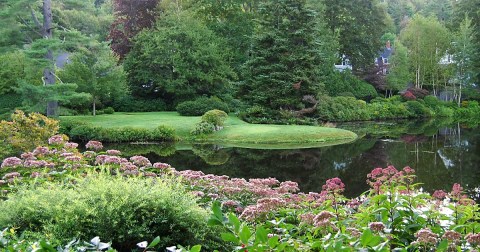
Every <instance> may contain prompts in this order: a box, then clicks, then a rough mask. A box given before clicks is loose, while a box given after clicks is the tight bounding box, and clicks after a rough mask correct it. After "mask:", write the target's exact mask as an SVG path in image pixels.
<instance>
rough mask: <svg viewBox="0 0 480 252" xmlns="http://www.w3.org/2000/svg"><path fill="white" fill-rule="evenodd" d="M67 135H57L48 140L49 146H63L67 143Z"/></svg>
mask: <svg viewBox="0 0 480 252" xmlns="http://www.w3.org/2000/svg"><path fill="white" fill-rule="evenodd" d="M65 138H66V136H65V135H55V136H52V137H50V138H49V139H48V144H50V145H62V144H64V143H65Z"/></svg>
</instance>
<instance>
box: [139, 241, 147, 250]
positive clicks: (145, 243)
mask: <svg viewBox="0 0 480 252" xmlns="http://www.w3.org/2000/svg"><path fill="white" fill-rule="evenodd" d="M137 246H138V247H139V248H142V249H144V248H146V247H147V246H148V242H147V241H143V242H139V243H137Z"/></svg>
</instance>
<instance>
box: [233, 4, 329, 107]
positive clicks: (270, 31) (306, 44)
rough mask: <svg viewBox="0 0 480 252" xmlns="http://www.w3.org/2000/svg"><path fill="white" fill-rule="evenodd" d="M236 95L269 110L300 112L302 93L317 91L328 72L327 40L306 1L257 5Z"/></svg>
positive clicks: (325, 33) (311, 93)
mask: <svg viewBox="0 0 480 252" xmlns="http://www.w3.org/2000/svg"><path fill="white" fill-rule="evenodd" d="M258 14H259V17H258V20H257V27H256V31H255V34H254V36H253V42H252V49H251V50H250V55H251V56H250V59H249V60H248V61H247V62H246V64H245V66H244V70H245V74H244V76H245V80H244V83H243V85H242V87H241V95H243V97H244V98H245V99H246V100H248V101H250V102H251V103H252V104H257V105H261V106H265V107H268V108H271V109H275V110H278V109H302V108H304V107H305V104H303V102H302V99H303V97H304V96H305V95H316V94H317V93H318V92H319V91H321V90H322V84H321V79H320V76H321V75H322V70H326V71H327V69H332V68H333V64H334V62H331V55H332V54H333V53H332V52H331V51H328V50H326V48H328V44H329V43H330V42H331V41H332V39H331V37H329V36H328V32H325V29H324V27H323V26H322V24H321V22H320V19H319V17H318V15H317V13H316V12H315V11H313V10H312V9H309V8H307V7H306V1H305V0H275V1H268V2H265V3H263V4H261V5H260V7H259V13H258Z"/></svg>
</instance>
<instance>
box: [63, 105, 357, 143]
mask: <svg viewBox="0 0 480 252" xmlns="http://www.w3.org/2000/svg"><path fill="white" fill-rule="evenodd" d="M61 119H62V120H74V121H79V122H83V123H87V124H89V125H92V126H94V127H102V128H122V127H132V128H143V129H154V128H156V127H158V126H160V125H166V126H170V127H173V128H175V131H176V134H177V135H178V137H179V138H180V139H182V140H186V141H194V142H212V143H223V144H226V145H231V146H243V147H248V145H250V144H259V145H266V146H268V145H275V144H282V145H286V146H289V145H295V144H298V143H308V144H309V145H310V146H316V145H317V144H320V145H323V144H326V143H330V144H331V143H336V142H338V143H344V142H346V141H349V140H354V139H355V138H356V137H357V135H356V134H355V133H353V132H350V131H347V130H342V129H335V128H324V127H316V126H300V125H264V124H249V123H246V122H244V121H242V120H240V119H238V118H237V117H235V116H229V118H228V119H227V121H226V123H225V127H224V129H223V130H221V131H218V132H215V133H213V134H210V135H207V136H201V137H193V136H192V135H190V131H191V130H192V129H193V128H194V125H195V124H196V123H198V122H199V121H200V117H195V116H191V117H190V116H189V117H186V116H180V115H179V114H178V113H176V112H149V113H115V114H112V115H99V116H95V117H93V116H66V117H62V118H61Z"/></svg>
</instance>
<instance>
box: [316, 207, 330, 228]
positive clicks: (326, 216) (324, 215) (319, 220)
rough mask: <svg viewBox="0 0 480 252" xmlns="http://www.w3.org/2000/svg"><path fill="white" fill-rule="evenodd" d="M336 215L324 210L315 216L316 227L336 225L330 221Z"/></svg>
mask: <svg viewBox="0 0 480 252" xmlns="http://www.w3.org/2000/svg"><path fill="white" fill-rule="evenodd" d="M333 217H335V215H334V214H333V213H331V212H329V211H322V212H320V213H319V214H317V215H316V216H315V217H314V218H313V225H314V226H315V227H335V226H334V225H333V223H332V222H331V221H330V219H331V218H333Z"/></svg>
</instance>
